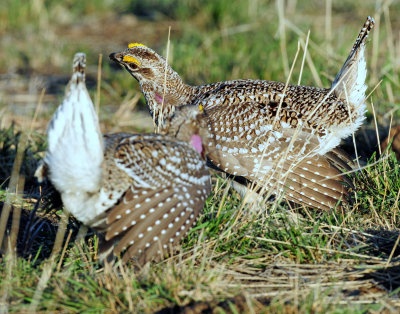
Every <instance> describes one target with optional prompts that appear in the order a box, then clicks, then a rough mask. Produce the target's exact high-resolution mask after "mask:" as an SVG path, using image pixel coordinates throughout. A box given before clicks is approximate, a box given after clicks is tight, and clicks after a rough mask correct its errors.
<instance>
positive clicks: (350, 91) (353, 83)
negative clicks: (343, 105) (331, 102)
mask: <svg viewBox="0 0 400 314" xmlns="http://www.w3.org/2000/svg"><path fill="white" fill-rule="evenodd" d="M374 24H375V20H374V19H373V18H372V17H370V16H368V18H367V20H366V21H365V23H364V26H363V27H362V29H361V31H360V33H359V35H358V37H357V39H356V41H355V43H354V45H353V48H352V49H351V51H350V54H349V56H348V57H347V60H346V62H345V63H344V65H343V67H342V69H341V70H340V71H339V73H338V74H337V75H336V78H335V80H334V81H333V83H332V86H331V89H333V88H335V90H334V93H335V95H336V96H337V97H339V98H341V99H344V100H347V99H348V100H349V102H350V103H351V104H353V105H354V106H358V105H361V103H362V101H363V100H364V98H365V91H366V90H367V86H366V85H365V79H366V76H367V67H366V62H365V55H364V50H365V43H366V40H367V38H368V35H369V32H370V31H371V29H372V28H373V27H374Z"/></svg>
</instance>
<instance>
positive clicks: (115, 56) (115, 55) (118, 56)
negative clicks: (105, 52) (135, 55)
mask: <svg viewBox="0 0 400 314" xmlns="http://www.w3.org/2000/svg"><path fill="white" fill-rule="evenodd" d="M108 57H109V58H110V60H111V61H115V62H117V63H121V61H122V55H121V53H119V52H113V53H110V55H109V56H108Z"/></svg>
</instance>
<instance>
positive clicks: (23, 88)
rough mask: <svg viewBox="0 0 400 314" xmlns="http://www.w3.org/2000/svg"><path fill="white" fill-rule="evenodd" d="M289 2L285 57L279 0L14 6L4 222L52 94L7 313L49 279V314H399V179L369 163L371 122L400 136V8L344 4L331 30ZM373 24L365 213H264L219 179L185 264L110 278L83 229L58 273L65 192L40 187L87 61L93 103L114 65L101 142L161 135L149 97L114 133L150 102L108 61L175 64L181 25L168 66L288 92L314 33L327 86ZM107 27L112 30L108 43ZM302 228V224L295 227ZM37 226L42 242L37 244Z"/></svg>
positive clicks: (0, 191)
mask: <svg viewBox="0 0 400 314" xmlns="http://www.w3.org/2000/svg"><path fill="white" fill-rule="evenodd" d="M277 2H279V1H277ZM286 3H287V6H286V7H285V18H286V19H287V21H288V22H287V24H286V26H285V37H286V40H285V41H284V42H282V40H283V39H282V37H281V35H282V34H281V33H280V32H279V26H280V25H281V21H280V20H279V17H278V11H277V6H276V3H275V2H274V1H262V0H259V1H254V2H253V1H238V2H235V5H232V2H231V1H223V0H221V1H212V0H207V1H198V0H190V1H183V0H164V1H162V0H151V1H146V2H143V1H141V2H139V1H131V0H130V1H128V0H124V1H119V2H118V4H115V3H113V2H110V1H104V0H91V1H85V2H78V1H73V0H69V1H65V2H63V3H60V2H59V1H51V0H49V1H39V0H37V1H30V2H29V1H11V0H6V1H2V2H1V4H0V73H5V74H7V75H8V76H7V75H5V76H1V77H0V208H1V207H2V205H3V202H5V201H6V197H7V193H6V186H7V185H8V182H9V177H10V175H11V169H12V167H13V163H14V159H15V156H16V148H17V145H18V142H19V138H20V132H21V131H29V129H30V127H29V126H30V125H31V120H32V117H33V116H34V111H35V110H36V108H37V103H38V102H39V95H40V93H41V90H42V87H46V96H45V97H44V98H43V101H42V103H41V107H40V108H39V110H38V111H39V112H38V115H37V118H36V120H35V121H34V123H32V125H33V132H32V135H31V138H30V140H29V142H28V146H27V148H26V150H25V154H24V162H23V168H22V170H21V174H22V175H21V177H22V176H23V177H24V178H25V190H24V194H23V195H21V196H20V197H18V198H16V200H15V202H14V201H13V204H14V205H15V206H19V208H21V209H22V210H23V212H22V217H23V218H22V223H21V229H20V230H21V231H20V232H21V233H20V237H19V239H18V249H19V253H20V256H21V257H18V258H17V259H16V260H13V261H11V260H8V259H7V258H6V257H5V255H3V257H2V258H0V291H1V292H0V298H1V297H3V299H1V300H0V307H1V304H5V306H6V308H7V309H8V310H9V311H10V312H17V313H18V312H23V311H27V310H28V309H29V307H30V306H31V302H32V299H33V298H34V295H35V292H37V291H38V285H39V282H40V278H41V276H42V275H43V273H44V272H43V271H44V270H49V269H50V270H51V276H50V277H49V279H48V281H47V284H46V285H45V287H44V289H43V294H42V296H41V298H40V302H39V303H38V306H37V310H38V311H65V312H100V311H104V312H110V311H116V312H123V311H125V312H126V311H137V312H154V311H157V310H161V309H164V308H166V307H169V308H172V309H174V310H178V307H180V306H190V307H192V309H196V308H197V309H199V308H202V307H207V306H209V307H211V308H214V309H215V312H217V313H222V312H235V311H236V312H251V311H253V312H291V311H292V312H294V311H299V312H331V313H333V312H335V313H337V312H346V313H360V312H366V311H384V310H387V311H394V310H396V309H397V310H398V308H399V307H400V303H399V301H398V298H399V289H400V288H399V287H400V279H399V275H398V274H399V269H400V265H399V256H400V248H399V247H398V246H397V244H396V243H397V240H398V236H399V216H400V212H399V191H400V169H399V163H398V161H396V160H395V158H394V156H393V154H392V155H391V154H390V153H388V154H387V155H385V156H384V157H385V158H381V159H379V158H378V155H377V154H373V153H372V152H373V151H376V150H377V148H376V147H374V146H373V145H374V144H373V142H374V140H375V141H376V136H375V135H374V134H375V124H374V118H376V119H377V123H378V131H379V133H381V138H383V136H384V133H385V132H386V133H387V130H388V127H389V125H390V124H392V125H396V124H399V122H400V110H398V108H399V105H398V104H399V102H400V95H399V94H398V93H397V90H398V87H399V82H400V77H399V69H398V66H397V61H396V60H398V59H399V58H400V56H399V55H398V53H399V52H398V49H397V48H396V42H397V41H398V38H397V37H396V35H397V34H398V29H399V27H400V23H399V22H398V20H397V19H396V18H395V17H396V16H397V15H398V13H399V12H400V5H399V4H398V3H397V2H393V3H392V4H390V5H389V6H387V7H386V6H385V5H386V2H384V3H383V4H382V7H379V6H377V2H376V1H363V2H361V1H347V0H343V1H333V7H332V14H331V17H332V25H331V26H329V25H328V27H327V28H326V17H325V4H326V2H321V1H317V0H313V1H309V2H307V5H306V4H305V2H301V1H287V2H286ZM295 3H296V7H293V5H294V4H295ZM377 11H378V12H379V13H377ZM367 15H372V16H374V17H375V19H377V20H378V18H380V24H379V25H377V26H376V29H374V30H373V32H372V33H371V40H370V42H369V44H368V46H367V64H368V67H369V76H368V79H367V82H368V85H369V90H368V91H372V89H373V88H374V86H375V85H376V84H377V83H378V82H379V81H380V80H382V82H381V83H380V85H379V86H378V87H377V88H376V90H375V91H374V93H373V95H372V96H371V98H370V99H369V100H368V102H367V104H368V109H369V113H368V114H367V122H366V123H365V125H364V126H363V129H362V130H361V131H360V132H358V136H357V142H358V145H359V146H360V147H361V148H362V149H363V150H362V151H363V156H362V157H363V159H364V160H366V166H365V168H364V169H363V170H362V171H361V172H358V173H356V174H355V175H354V178H353V180H354V184H355V187H356V188H355V193H354V202H353V204H352V205H349V206H345V207H344V208H337V209H333V210H331V211H328V212H319V211H315V210H311V209H307V208H291V207H290V206H289V205H288V204H286V203H284V202H280V203H278V202H276V201H275V202H272V203H267V204H266V208H265V210H264V211H262V212H261V213H258V214H253V213H252V212H251V206H248V205H244V204H242V201H241V198H240V197H239V196H238V195H237V193H236V192H235V191H234V190H231V189H229V186H228V184H229V183H228V182H226V181H225V180H224V179H222V178H219V177H216V179H215V182H214V185H213V192H212V194H211V196H210V198H209V199H208V200H207V202H206V205H205V208H204V211H203V213H202V216H201V217H200V220H199V221H198V222H197V225H196V227H195V228H194V229H193V230H192V231H191V232H190V233H189V234H188V235H187V236H186V238H185V239H184V241H183V242H182V248H181V250H180V251H179V252H178V253H177V255H175V256H172V257H170V258H168V259H166V260H164V261H162V262H160V263H158V264H151V265H147V266H146V267H145V268H144V269H142V270H136V269H134V268H133V267H132V265H127V266H120V267H119V268H117V269H114V270H106V269H104V268H102V267H101V266H100V265H98V263H97V261H96V249H95V248H96V241H97V239H96V237H95V236H93V235H89V236H87V237H86V241H85V242H83V243H78V242H75V241H74V240H75V236H76V233H77V231H78V229H79V225H78V224H77V222H76V221H75V220H73V219H70V222H69V225H68V230H71V238H70V239H69V241H68V242H65V243H64V245H65V247H64V248H65V252H64V254H63V255H60V254H58V255H57V256H56V257H55V259H48V257H49V255H50V252H51V248H52V245H53V243H54V239H55V233H56V228H57V224H58V221H59V219H60V217H59V215H60V214H61V210H60V208H59V207H58V205H59V200H57V199H56V196H55V194H54V191H52V190H51V189H50V188H46V189H45V190H40V189H39V187H38V185H37V184H36V183H35V181H34V179H33V173H34V171H35V169H36V166H37V162H38V160H39V159H40V158H41V157H43V151H44V150H45V136H44V134H45V127H46V125H47V123H48V121H49V120H50V117H51V114H52V113H53V111H54V109H55V108H56V106H57V105H58V103H59V100H60V99H61V97H62V94H63V89H64V85H65V83H66V82H67V80H68V77H69V75H70V67H71V66H70V64H71V59H72V56H73V54H74V53H75V52H76V51H78V50H83V51H84V52H86V53H87V63H88V80H87V81H88V86H89V89H90V93H91V95H92V96H93V97H94V96H95V90H96V77H97V62H98V55H99V54H100V53H101V54H103V66H102V81H101V111H100V119H101V121H102V129H103V131H105V132H106V131H110V130H114V131H121V130H123V131H130V132H133V131H138V130H140V131H151V130H152V123H151V119H150V117H147V115H146V113H144V112H143V110H144V108H145V104H144V99H143V97H141V98H140V99H139V100H138V105H137V106H136V107H135V108H134V109H127V111H126V112H120V113H119V114H118V118H115V113H116V111H117V110H118V106H119V105H120V104H121V103H123V102H125V101H128V100H130V99H132V98H133V97H135V95H137V94H138V93H140V90H139V86H138V84H137V83H136V82H135V81H134V80H133V79H132V78H131V77H130V76H129V75H128V74H127V73H126V72H125V71H123V70H120V69H118V68H117V67H114V66H112V65H110V64H109V62H108V61H107V55H108V54H109V53H110V52H113V51H118V50H121V49H123V48H124V47H126V45H127V43H128V42H136V41H141V42H144V43H145V44H146V45H148V46H150V47H153V48H155V49H156V50H157V51H158V52H160V53H161V54H162V55H166V51H165V49H166V46H167V45H166V43H167V38H168V37H167V35H168V25H171V26H172V32H171V51H170V60H169V61H170V63H171V64H172V65H173V67H174V69H175V70H177V71H178V72H179V73H180V74H181V75H182V77H183V78H184V79H185V80H186V81H187V82H189V83H191V84H203V83H205V82H214V81H220V80H228V79H235V78H260V79H268V80H277V81H286V79H287V73H286V72H287V71H286V70H285V65H284V60H285V59H286V58H287V64H288V66H289V67H290V66H291V65H292V62H293V59H294V56H295V54H296V51H297V42H298V41H299V40H301V41H302V42H303V43H304V42H305V40H306V35H307V32H308V30H310V31H311V33H310V43H309V46H308V55H309V56H310V59H311V61H312V63H311V62H310V61H307V62H306V63H305V65H304V70H303V72H302V74H301V82H302V84H306V85H319V86H323V87H328V86H329V85H330V82H331V80H332V78H333V77H334V76H335V74H336V72H337V70H338V69H339V68H340V66H341V65H342V64H343V62H344V60H345V58H346V57H347V54H348V51H349V50H350V48H351V46H352V43H353V41H354V39H355V37H356V35H357V33H358V31H359V29H360V27H361V26H362V23H363V22H364V20H365V18H366V16H367ZM105 24H107V25H109V26H113V28H110V29H111V30H109V31H108V30H106V29H105V27H104V25H105ZM107 29H109V28H107ZM391 34H393V35H391ZM391 36H393V37H394V38H395V40H397V41H394V40H393V39H392V38H391ZM282 44H283V45H282ZM286 56H287V57H286ZM302 56H303V48H301V50H300V54H299V57H298V61H297V63H296V64H295V66H294V71H293V76H292V77H291V78H290V82H291V83H297V81H298V80H299V77H300V72H301V71H300V69H301V60H302ZM194 60H195V62H194ZM312 67H314V68H315V69H316V71H315V72H313V69H312ZM372 103H373V105H374V108H375V112H376V114H375V116H374V115H373V114H372ZM391 114H392V115H393V121H392V123H391V122H390V121H391ZM370 133H372V134H373V135H372V136H369V135H368V134H370ZM365 134H367V135H365ZM371 139H372V140H371ZM40 195H44V196H45V197H44V199H43V203H42V202H41V203H40V206H39V207H40V208H39V209H38V212H37V215H38V216H37V217H36V218H35V220H34V221H33V222H30V224H29V214H30V213H31V211H32V210H33V208H34V207H35V202H36V200H38V199H39V196H40ZM288 212H291V213H292V215H288ZM290 217H297V218H298V219H297V221H295V222H293V219H290ZM27 225H28V227H29V228H27V230H29V232H30V233H29V235H30V236H28V237H24V236H23V234H24V233H23V232H24V230H25V229H24V228H25V227H26V226H27ZM68 234H69V231H67V235H68ZM29 239H30V240H31V241H30V242H29ZM22 240H25V242H23V241H22ZM26 241H28V242H26ZM64 245H63V246H64ZM1 253H4V252H1Z"/></svg>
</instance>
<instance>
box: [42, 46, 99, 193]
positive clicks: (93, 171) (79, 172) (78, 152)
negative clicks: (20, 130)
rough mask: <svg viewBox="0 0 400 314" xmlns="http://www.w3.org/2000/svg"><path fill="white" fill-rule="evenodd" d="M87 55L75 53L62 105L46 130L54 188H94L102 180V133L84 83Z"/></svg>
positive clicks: (91, 189)
mask: <svg viewBox="0 0 400 314" xmlns="http://www.w3.org/2000/svg"><path fill="white" fill-rule="evenodd" d="M85 67H86V56H85V54H84V53H77V54H76V55H75V57H74V61H73V74H72V77H71V80H70V81H69V83H68V86H67V88H66V91H65V96H64V100H63V102H62V104H61V106H60V107H59V108H58V109H57V111H56V112H55V113H54V115H53V118H52V120H51V122H50V125H49V127H48V130H47V137H48V151H47V154H46V157H45V161H44V162H45V164H46V165H47V167H48V169H49V174H48V175H49V177H50V180H51V181H52V183H53V184H54V185H55V187H56V188H57V190H58V191H59V192H61V193H63V192H66V191H68V192H73V191H82V192H83V191H87V192H90V191H96V189H98V186H99V183H100V180H101V164H102V162H103V136H102V134H101V132H100V127H99V123H98V119H97V115H96V112H95V111H94V108H93V102H92V100H91V99H90V96H89V93H88V91H87V89H86V85H85Z"/></svg>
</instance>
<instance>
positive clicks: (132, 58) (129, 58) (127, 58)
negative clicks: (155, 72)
mask: <svg viewBox="0 0 400 314" xmlns="http://www.w3.org/2000/svg"><path fill="white" fill-rule="evenodd" d="M122 61H123V62H132V63H136V64H137V65H140V62H139V61H138V60H137V59H136V58H134V57H132V56H124V57H123V58H122Z"/></svg>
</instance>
